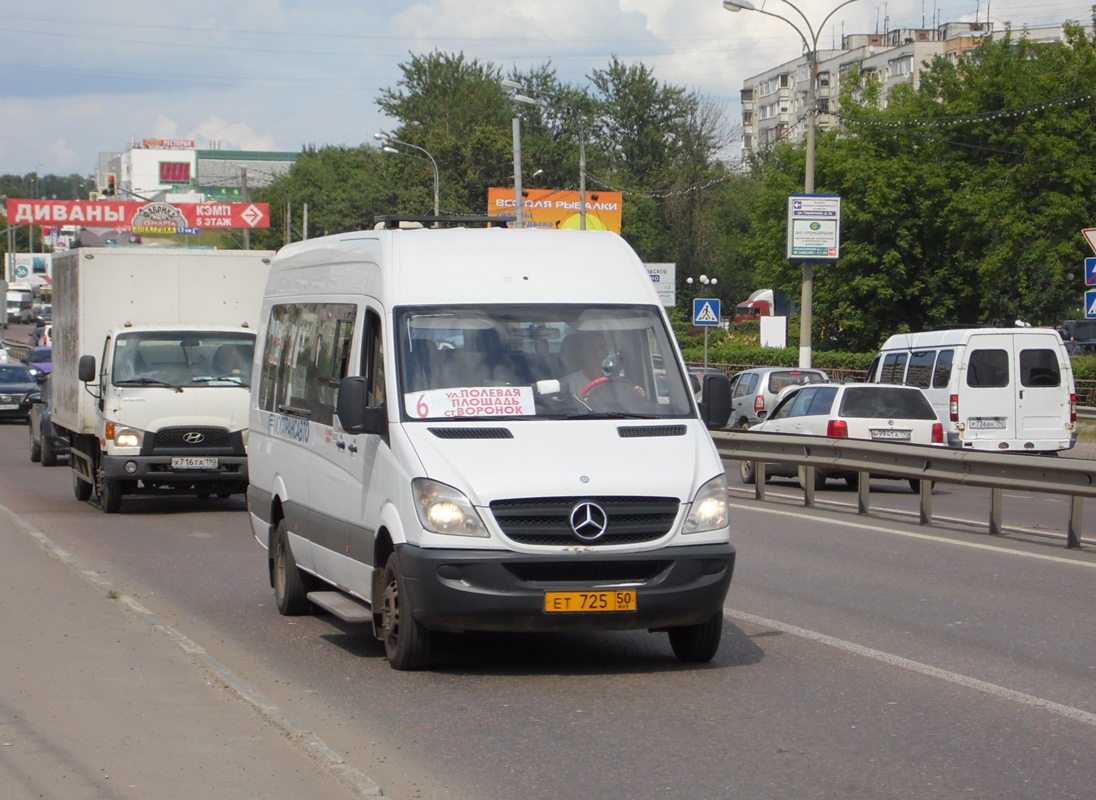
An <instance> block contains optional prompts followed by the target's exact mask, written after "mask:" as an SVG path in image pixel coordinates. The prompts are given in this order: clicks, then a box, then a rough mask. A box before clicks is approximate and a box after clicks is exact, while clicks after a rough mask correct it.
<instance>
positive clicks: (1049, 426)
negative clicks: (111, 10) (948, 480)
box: [869, 328, 1077, 453]
mask: <svg viewBox="0 0 1096 800" xmlns="http://www.w3.org/2000/svg"><path fill="white" fill-rule="evenodd" d="M869 380H870V381H872V382H875V383H899V384H906V385H908V386H917V387H919V388H921V389H923V390H924V392H925V395H926V396H927V397H928V398H929V401H930V402H931V403H932V405H933V408H935V409H936V414H937V416H938V417H939V419H940V421H941V422H942V423H943V425H944V433H945V437H946V441H947V444H948V445H949V446H951V447H958V448H964V449H972V450H994V451H1019V452H1034V453H1054V452H1058V451H1059V450H1068V449H1069V448H1071V447H1072V446H1073V445H1074V443H1075V442H1076V440H1077V424H1076V423H1077V394H1076V390H1075V388H1074V384H1073V367H1072V365H1071V364H1070V360H1069V354H1068V353H1067V352H1066V348H1065V345H1064V344H1063V343H1062V338H1061V336H1059V334H1058V332H1057V331H1055V330H1053V329H1052V328H960V329H952V330H939V331H927V332H923V333H901V334H896V335H894V336H891V337H890V338H889V339H887V341H886V342H885V343H884V344H883V348H882V350H881V351H880V352H879V355H878V356H876V358H875V360H874V361H873V362H872V365H871V368H870V371H869Z"/></svg>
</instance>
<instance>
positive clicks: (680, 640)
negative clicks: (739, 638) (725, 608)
mask: <svg viewBox="0 0 1096 800" xmlns="http://www.w3.org/2000/svg"><path fill="white" fill-rule="evenodd" d="M721 638H723V612H722V611H719V612H717V613H716V614H714V615H713V616H712V618H711V619H709V620H708V621H707V622H701V623H700V624H699V625H684V626H682V627H680V628H670V647H671V648H673V651H674V655H675V656H677V659H678V661H687V662H689V663H693V664H701V663H704V662H706V661H711V660H712V659H713V658H715V654H716V651H717V650H719V640H720V639H721Z"/></svg>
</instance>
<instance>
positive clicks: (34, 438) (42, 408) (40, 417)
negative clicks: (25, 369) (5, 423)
mask: <svg viewBox="0 0 1096 800" xmlns="http://www.w3.org/2000/svg"><path fill="white" fill-rule="evenodd" d="M51 383H53V380H52V379H51V378H48V377H47V378H46V380H45V381H43V382H42V390H41V397H40V398H39V399H38V400H37V401H35V402H34V404H33V405H32V406H31V407H30V418H29V420H28V422H29V424H28V426H27V427H28V428H29V429H30V460H31V461H33V462H36V463H37V462H39V461H40V462H42V466H43V467H52V466H54V465H55V464H56V463H57V459H58V457H59V456H67V455H68V452H69V440H68V439H67V438H66V437H64V436H58V435H57V432H56V430H55V429H54V427H53V419H52V416H53V415H52V409H51V408H50V400H49V397H50V384H51Z"/></svg>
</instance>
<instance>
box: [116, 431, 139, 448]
mask: <svg viewBox="0 0 1096 800" xmlns="http://www.w3.org/2000/svg"><path fill="white" fill-rule="evenodd" d="M141 436H142V434H141V431H138V430H134V429H133V428H118V429H117V430H116V431H115V432H114V444H116V445H117V446H118V447H140V446H141Z"/></svg>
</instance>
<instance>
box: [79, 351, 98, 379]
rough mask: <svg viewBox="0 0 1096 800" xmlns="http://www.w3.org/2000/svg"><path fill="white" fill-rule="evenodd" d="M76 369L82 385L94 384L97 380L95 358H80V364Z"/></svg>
mask: <svg viewBox="0 0 1096 800" xmlns="http://www.w3.org/2000/svg"><path fill="white" fill-rule="evenodd" d="M76 369H77V373H76V374H77V375H78V376H79V378H80V381H81V382H82V383H93V382H94V381H95V378H96V373H95V356H80V364H79V366H78V367H77V368H76Z"/></svg>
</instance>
